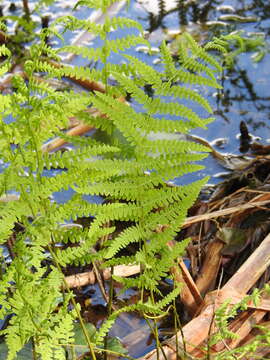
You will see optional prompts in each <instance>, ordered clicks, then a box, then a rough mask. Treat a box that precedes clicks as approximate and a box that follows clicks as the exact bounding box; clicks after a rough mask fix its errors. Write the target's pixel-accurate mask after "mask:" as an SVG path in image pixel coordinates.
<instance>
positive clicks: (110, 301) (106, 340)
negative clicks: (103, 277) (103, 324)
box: [104, 266, 114, 360]
mask: <svg viewBox="0 0 270 360" xmlns="http://www.w3.org/2000/svg"><path fill="white" fill-rule="evenodd" d="M113 269H114V267H113V266H111V277H110V288H109V301H108V316H110V315H111V314H112V310H113V308H112V301H113ZM107 346H108V337H107V336H105V338H104V348H105V349H107ZM107 359H108V355H107V353H106V352H104V360H107Z"/></svg>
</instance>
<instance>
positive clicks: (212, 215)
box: [182, 193, 270, 228]
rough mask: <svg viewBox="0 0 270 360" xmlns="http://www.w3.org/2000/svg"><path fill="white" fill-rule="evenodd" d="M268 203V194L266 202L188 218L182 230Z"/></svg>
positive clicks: (250, 203)
mask: <svg viewBox="0 0 270 360" xmlns="http://www.w3.org/2000/svg"><path fill="white" fill-rule="evenodd" d="M269 203H270V194H269V193H268V200H263V201H250V202H248V203H246V204H242V205H237V206H233V207H229V208H226V209H222V210H217V211H212V212H210V213H206V214H201V215H195V216H190V217H188V218H186V220H185V221H184V223H183V225H182V228H184V227H187V226H190V225H192V224H195V223H197V222H200V221H205V220H210V219H214V218H218V217H220V216H226V215H231V214H233V213H236V212H238V211H245V210H248V209H252V208H258V207H261V206H264V205H266V204H269Z"/></svg>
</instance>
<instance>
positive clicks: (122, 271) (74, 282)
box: [65, 265, 140, 288]
mask: <svg viewBox="0 0 270 360" xmlns="http://www.w3.org/2000/svg"><path fill="white" fill-rule="evenodd" d="M139 272H140V266H139V265H117V266H115V267H114V272H113V274H114V275H116V276H122V277H128V276H132V275H135V274H138V273H139ZM102 275H103V278H104V280H108V279H110V277H111V271H110V269H104V270H103V271H102ZM65 279H66V282H67V284H68V286H69V288H75V287H81V286H85V285H89V284H94V283H95V282H96V277H95V274H94V271H87V272H84V273H80V274H75V275H70V276H66V277H65Z"/></svg>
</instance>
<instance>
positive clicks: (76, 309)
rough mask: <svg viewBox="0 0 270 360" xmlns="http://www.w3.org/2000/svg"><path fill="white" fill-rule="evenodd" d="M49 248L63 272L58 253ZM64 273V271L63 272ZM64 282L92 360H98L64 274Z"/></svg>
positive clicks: (59, 269)
mask: <svg viewBox="0 0 270 360" xmlns="http://www.w3.org/2000/svg"><path fill="white" fill-rule="evenodd" d="M48 250H49V252H50V254H51V256H52V258H53V261H54V263H55V266H56V267H57V269H58V271H59V272H60V273H62V269H61V267H60V265H59V262H58V260H57V257H56V255H55V253H54V251H53V249H52V247H51V245H48ZM62 274H63V273H62ZM63 282H64V285H65V289H66V290H67V292H68V293H69V295H70V298H71V303H72V305H73V307H74V309H75V311H76V313H77V316H78V319H79V322H80V325H81V327H82V331H83V334H84V337H85V339H86V342H87V345H88V347H89V350H90V353H91V356H92V360H96V355H95V352H94V348H93V344H92V343H91V340H90V338H89V334H88V331H87V329H86V327H85V324H84V321H83V318H82V316H81V313H80V310H79V308H78V306H77V304H76V301H75V300H74V297H73V294H72V293H71V291H70V289H69V286H68V283H67V281H66V279H65V276H63Z"/></svg>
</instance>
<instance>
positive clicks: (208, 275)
mask: <svg viewBox="0 0 270 360" xmlns="http://www.w3.org/2000/svg"><path fill="white" fill-rule="evenodd" d="M223 247H224V242H222V241H221V240H219V239H218V238H217V239H215V240H214V241H211V242H210V243H209V244H208V247H207V251H206V257H205V259H204V262H203V266H202V268H201V269H200V274H199V276H198V278H197V280H196V285H197V287H198V290H199V291H200V293H201V294H202V295H205V293H206V292H208V291H211V290H213V287H214V285H215V281H216V278H217V274H218V271H219V268H220V264H221V259H222V255H221V250H222V249H223Z"/></svg>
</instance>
